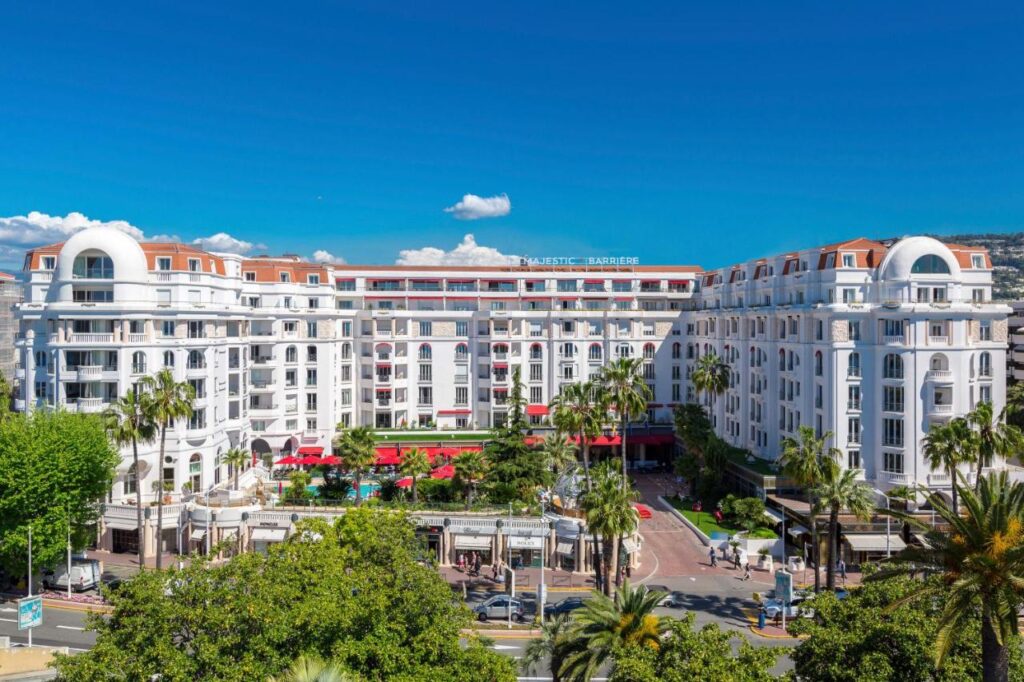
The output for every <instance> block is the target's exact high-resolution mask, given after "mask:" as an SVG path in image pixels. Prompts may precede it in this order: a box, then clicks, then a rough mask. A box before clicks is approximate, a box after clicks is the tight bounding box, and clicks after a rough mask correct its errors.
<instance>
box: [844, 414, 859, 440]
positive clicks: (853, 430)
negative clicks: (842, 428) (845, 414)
mask: <svg viewBox="0 0 1024 682" xmlns="http://www.w3.org/2000/svg"><path fill="white" fill-rule="evenodd" d="M846 442H847V443H859V442H860V417H850V418H849V419H847V420H846Z"/></svg>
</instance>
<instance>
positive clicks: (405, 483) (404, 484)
mask: <svg viewBox="0 0 1024 682" xmlns="http://www.w3.org/2000/svg"><path fill="white" fill-rule="evenodd" d="M395 485H397V486H398V487H399V488H411V487H412V476H406V477H405V478H400V479H398V480H397V481H395Z"/></svg>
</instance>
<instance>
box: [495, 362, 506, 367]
mask: <svg viewBox="0 0 1024 682" xmlns="http://www.w3.org/2000/svg"><path fill="white" fill-rule="evenodd" d="M494 369H508V363H507V362H496V363H494Z"/></svg>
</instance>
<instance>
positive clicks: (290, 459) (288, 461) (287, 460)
mask: <svg viewBox="0 0 1024 682" xmlns="http://www.w3.org/2000/svg"><path fill="white" fill-rule="evenodd" d="M298 463H299V458H298V457H294V456H292V455H288V456H287V457H282V458H281V459H279V460H277V461H276V462H274V466H277V465H279V464H280V465H281V466H287V465H292V464H298Z"/></svg>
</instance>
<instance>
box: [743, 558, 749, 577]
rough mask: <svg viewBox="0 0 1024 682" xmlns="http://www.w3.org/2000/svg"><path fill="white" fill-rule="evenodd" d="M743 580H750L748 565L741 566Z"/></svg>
mask: <svg viewBox="0 0 1024 682" xmlns="http://www.w3.org/2000/svg"><path fill="white" fill-rule="evenodd" d="M743 579H744V580H750V563H749V562H747V563H745V564H743Z"/></svg>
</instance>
